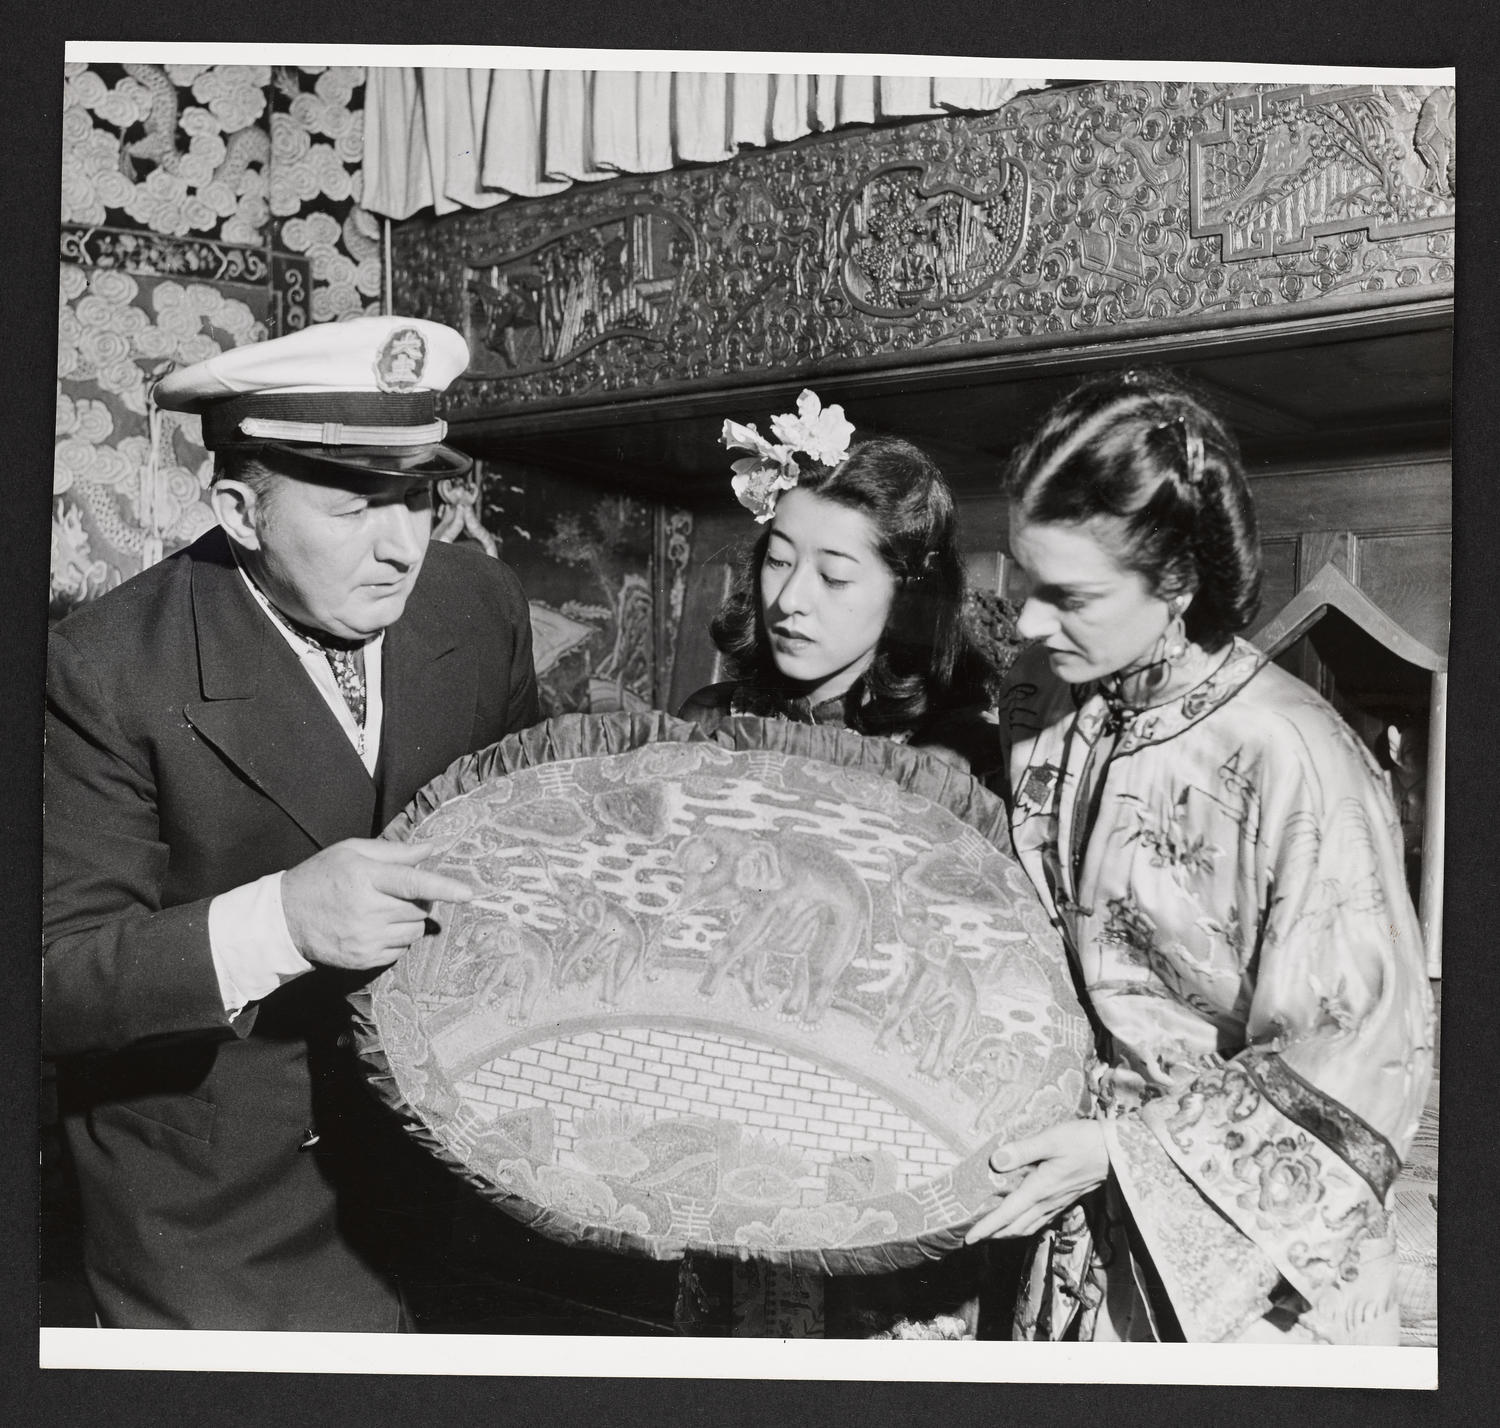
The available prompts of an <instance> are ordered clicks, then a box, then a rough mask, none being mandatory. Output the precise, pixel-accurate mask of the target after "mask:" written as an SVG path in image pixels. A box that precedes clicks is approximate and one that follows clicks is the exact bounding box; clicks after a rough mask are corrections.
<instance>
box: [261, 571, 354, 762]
mask: <svg viewBox="0 0 1500 1428" xmlns="http://www.w3.org/2000/svg"><path fill="white" fill-rule="evenodd" d="M266 608H267V609H268V610H269V611H270V612H271V613H272V615H274V616H275V617H276V619H277V620H278V621H279V622H280V623H281V624H283V625H285V626H286V628H287V629H289V630H290V631H291V632H292V633H293V634H294V635H296V637H297V638H298V639H299V640H301V641H302V642H303V643H304V644H307V645H311V646H312V647H313V649H315V650H318V651H319V652H320V653H322V654H323V655H325V656H327V659H328V666H329V668H330V669H332V670H333V678H334V681H335V683H337V685H338V687H339V693H340V694H342V695H343V696H344V703H345V704H347V705H348V706H349V712H350V713H351V714H352V715H353V716H354V726H355V728H356V729H358V730H359V751H360V753H361V754H363V753H364V751H365V659H364V646H363V645H334V644H330V643H329V642H328V641H327V640H325V639H323V638H322V637H321V636H320V635H317V634H315V633H314V632H313V631H312V630H309V629H308V628H307V627H306V626H305V625H297V624H294V623H293V622H292V621H291V620H290V619H288V618H287V617H286V616H285V615H283V614H282V613H281V611H280V610H278V609H277V608H276V607H275V606H274V605H273V604H271V602H270V601H269V600H267V601H266Z"/></svg>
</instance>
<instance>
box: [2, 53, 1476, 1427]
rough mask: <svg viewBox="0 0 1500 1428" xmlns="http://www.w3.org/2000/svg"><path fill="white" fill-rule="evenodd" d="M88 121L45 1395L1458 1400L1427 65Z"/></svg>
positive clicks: (755, 74)
mask: <svg viewBox="0 0 1500 1428" xmlns="http://www.w3.org/2000/svg"><path fill="white" fill-rule="evenodd" d="M1086 50H1087V46H1085V45H1083V44H1082V43H1080V46H1079V53H1085V52H1086ZM403 57H405V58H407V59H417V60H419V61H420V63H418V64H415V65H413V64H410V63H402V62H401V61H402V59H403ZM58 79H59V82H60V85H61V90H60V98H59V102H58V104H57V109H56V119H57V123H58V124H59V125H60V132H61V143H60V148H59V149H58V150H57V153H58V156H59V158H60V165H61V171H60V174H59V180H60V197H61V203H60V210H59V223H60V227H59V230H58V244H57V253H58V300H57V308H56V353H57V381H56V448H55V460H54V467H53V480H52V487H51V509H50V520H51V530H50V547H49V550H50V554H49V561H48V578H49V584H48V595H47V619H46V624H47V637H46V644H47V653H46V672H45V735H44V748H43V755H42V767H43V772H42V782H41V795H42V802H41V819H40V842H41V855H40V877H41V918H40V932H41V944H42V978H41V994H40V1058H39V1060H40V1073H39V1074H40V1091H41V1096H40V1102H39V1121H38V1133H39V1146H38V1149H39V1162H38V1164H39V1172H38V1173H39V1196H40V1204H39V1216H38V1221H37V1225H38V1235H39V1239H38V1248H39V1256H40V1258H39V1315H40V1319H39V1324H40V1363H41V1365H42V1368H43V1369H44V1370H48V1369H58V1370H68V1369H119V1368H158V1369H175V1370H198V1369H203V1370H224V1369H250V1370H258V1369H266V1370H290V1371H294V1372H308V1371H315V1370H328V1369H331V1370H334V1371H337V1372H340V1373H348V1374H366V1373H381V1372H397V1373H418V1374H420V1373H443V1374H453V1373H461V1374H471V1375H505V1374H515V1373H518V1372H524V1373H528V1374H538V1373H539V1374H556V1375H569V1374H587V1375H601V1376H609V1375H614V1374H623V1375H627V1376H628V1375H634V1374H654V1375H658V1376H661V1377H697V1376H702V1377H716V1376H717V1377H747V1378H757V1379H768V1380H774V1379H798V1378H808V1379H816V1378H846V1379H874V1378H887V1377H888V1378H891V1379H912V1380H921V1381H938V1382H956V1383H987V1382H990V1383H993V1382H1007V1381H1008V1382H1017V1383H1027V1382H1043V1383H1052V1382H1058V1381H1068V1382H1082V1383H1093V1382H1098V1383H1111V1382H1116V1383H1142V1382H1147V1383H1164V1384H1203V1383H1211V1384H1231V1385H1233V1384H1243V1385H1258V1386H1262V1387H1264V1386H1274V1385H1289V1386H1298V1385H1302V1386H1306V1385H1313V1386H1323V1387H1331V1388H1344V1387H1353V1388H1380V1389H1405V1390H1412V1389H1419V1390H1431V1389H1435V1388H1436V1387H1437V1386H1438V1362H1439V1359H1438V1349H1439V1345H1440V1342H1441V1338H1440V1324H1439V1283H1440V1277H1441V1278H1442V1279H1443V1282H1445V1283H1446V1276H1447V1275H1448V1274H1450V1273H1455V1272H1456V1273H1458V1274H1460V1275H1467V1274H1471V1273H1473V1268H1472V1265H1468V1264H1464V1263H1462V1262H1459V1263H1457V1264H1450V1263H1448V1261H1447V1259H1446V1257H1445V1260H1444V1262H1443V1263H1442V1264H1440V1263H1439V1256H1438V1242H1439V1220H1440V1210H1439V1204H1440V1194H1439V1144H1440V1116H1439V1112H1440V1082H1441V1071H1442V1050H1443V1047H1442V1037H1441V1035H1440V1013H1441V1010H1442V1001H1443V998H1442V989H1443V960H1444V945H1443V943H1444V938H1443V930H1444V889H1445V856H1444V853H1445V843H1450V844H1451V841H1452V840H1451V839H1450V838H1449V837H1448V833H1447V817H1446V814H1447V795H1448V789H1449V779H1448V777H1447V771H1448V766H1449V756H1448V729H1449V723H1450V707H1449V698H1448V688H1449V686H1448V653H1449V631H1450V620H1451V615H1452V608H1453V602H1452V582H1453V575H1454V558H1453V549H1454V529H1455V515H1454V512H1455V499H1454V455H1453V453H1454V379H1455V355H1454V354H1455V347H1454V335H1455V268H1456V262H1457V256H1456V242H1455V235H1456V229H1457V222H1458V220H1457V203H1456V184H1457V157H1456V139H1455V135H1456V128H1457V94H1458V88H1459V84H1458V78H1457V76H1456V71H1455V70H1454V69H1453V68H1451V67H1448V68H1432V67H1425V68H1408V69H1400V68H1392V67H1385V68H1376V67H1371V66H1367V65H1347V66H1345V65H1339V64H1323V65H1309V66H1305V67H1297V66H1290V65H1280V66H1268V65H1256V64H1252V63H1233V62H1227V61H1224V60H1219V59H1216V60H1215V61H1213V62H1210V61H1209V60H1207V59H1205V60H1204V61H1203V62H1201V63H1197V64H1193V63H1185V62H1182V61H1170V62H1168V61H1161V62H1154V63H1153V62H1149V61H1139V62H1137V61H1131V62H1128V63H1127V62H1121V61H1104V60H1100V61H1092V62H1091V61H1088V60H1086V59H1060V60H1051V61H1034V60H1010V61H1008V60H1006V59H1003V58H994V59H986V60H978V59H972V58H971V59H954V58H943V57H939V56H937V55H921V54H890V55H884V54H870V55H852V56H844V55H833V54H824V55H819V54H814V53H808V54H802V53H790V52H788V53H765V54H758V55H737V54H736V53H733V52H720V53H717V54H715V53H712V52H698V51H693V52H687V51H645V50H642V51H629V50H587V51H584V50H577V51H569V50H554V51H541V50H523V49H514V50H507V49H502V48H494V49H484V48H469V49H461V48H453V49H449V48H445V47H439V46H434V47H432V48H431V49H430V50H424V49H422V48H421V47H417V48H414V49H405V48H402V47H395V46H380V45H368V46H358V45H356V46H305V45H298V46H286V45H282V46H277V45H275V44H264V45H245V44H234V45H229V44H212V43H188V42H185V41H180V40H179V41H166V40H163V41H159V42H146V41H140V40H125V39H121V40H119V41H106V40H102V39H90V40H77V41H70V42H69V44H68V46H67V50H66V56H65V59H64V61H63V65H62V72H61V73H60V74H59V75H58ZM48 221H50V220H48V219H47V218H46V217H45V216H41V217H39V218H38V222H40V223H43V224H45V223H46V222H48ZM31 340H32V345H33V346H34V348H35V349H36V353H37V357H38V360H39V361H41V362H42V365H43V366H45V361H46V360H47V359H46V357H45V353H46V351H47V349H48V348H49V346H50V343H51V340H52V334H51V333H50V332H38V333H35V334H33V336H32V339H31ZM27 693H29V694H30V696H31V697H33V698H36V697H38V696H39V694H40V691H27ZM1476 717H1479V711H1478V710H1476V709H1473V708H1466V707H1464V706H1463V705H1461V704H1459V703H1455V706H1454V710H1453V719H1454V723H1455V726H1456V727H1457V726H1458V725H1459V724H1460V723H1461V721H1464V720H1469V721H1472V720H1474V719H1475V718H1476ZM1449 851H1450V857H1451V856H1452V855H1453V849H1452V848H1451V847H1450V850H1449ZM1446 882H1447V885H1448V887H1449V888H1450V895H1452V896H1457V895H1458V894H1456V893H1452V891H1451V890H1452V888H1453V879H1452V876H1451V867H1450V876H1449V877H1448V879H1447V880H1446ZM1449 925H1450V927H1451V926H1452V919H1451V917H1450V920H1449ZM1455 1049H1456V1050H1461V1053H1462V1054H1463V1055H1465V1056H1477V1055H1478V1054H1479V1049H1478V1047H1477V1046H1474V1045H1466V1046H1463V1047H1462V1048H1455ZM1472 1069H1473V1068H1472V1067H1471V1068H1470V1070H1472ZM1443 1133H1444V1134H1445V1135H1451V1134H1454V1133H1455V1131H1454V1127H1453V1125H1452V1124H1448V1123H1445V1124H1444V1126H1443ZM1445 1203H1446V1202H1445ZM1449 1247H1456V1244H1455V1242H1453V1241H1451V1240H1449V1239H1445V1251H1446V1249H1447V1248H1449ZM1444 1303H1445V1304H1446V1305H1452V1304H1453V1303H1454V1301H1453V1300H1452V1299H1451V1298H1448V1297H1445V1299H1444ZM1447 1328H1448V1325H1447V1324H1446V1323H1445V1324H1444V1325H1443V1326H1442V1331H1443V1332H1445V1331H1446V1330H1447ZM121 1331H125V1332H121ZM130 1331H183V1332H166V1333H163V1332H155V1333H139V1332H130ZM188 1331H191V1332H188ZM683 1339H694V1340H698V1341H700V1342H698V1343H695V1344H692V1345H684V1344H683V1343H682V1342H681V1341H682V1340H683ZM702 1341H708V1342H702ZM1001 1342H1004V1343H1005V1344H1006V1345H1007V1347H1003V1348H1002V1347H1000V1346H999V1345H1000V1344H1001ZM507 1343H514V1344H515V1345H516V1346H517V1347H518V1348H519V1346H521V1345H524V1353H525V1357H526V1366H525V1367H524V1368H521V1367H519V1366H518V1364H517V1360H516V1358H515V1357H514V1356H512V1355H507V1354H506V1352H505V1345H506V1344H507ZM1143 1365H1144V1367H1143ZM704 1421H708V1420H704ZM767 1421H770V1420H767Z"/></svg>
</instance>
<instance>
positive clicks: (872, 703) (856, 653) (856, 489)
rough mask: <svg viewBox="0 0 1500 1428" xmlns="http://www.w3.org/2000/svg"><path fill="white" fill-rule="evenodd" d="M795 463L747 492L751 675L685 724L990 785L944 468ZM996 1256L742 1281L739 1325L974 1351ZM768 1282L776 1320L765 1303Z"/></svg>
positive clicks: (745, 670)
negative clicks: (882, 752)
mask: <svg viewBox="0 0 1500 1428" xmlns="http://www.w3.org/2000/svg"><path fill="white" fill-rule="evenodd" d="M810 395H811V394H808V393H804V397H803V402H802V403H799V408H803V409H805V408H806V404H807V398H808V397H809V396H810ZM813 401H814V403H815V402H816V399H815V398H814V399H813ZM814 410H816V408H814ZM829 413H838V417H837V418H836V420H838V421H842V413H841V412H840V411H839V409H838V408H836V407H834V408H829V409H828V411H827V412H824V413H822V419H823V420H825V421H826V420H827V419H828V417H829ZM788 420H789V419H788V418H780V417H778V418H775V419H773V427H776V428H778V430H779V429H780V428H781V426H782V424H783V423H786V422H787V421H788ZM843 425H844V426H845V427H847V426H848V424H847V423H843ZM733 429H734V428H733V424H732V423H731V424H729V426H728V428H727V430H726V436H728V435H729V432H730V431H732V430H733ZM739 430H740V431H744V430H745V429H744V428H739ZM849 430H850V431H852V428H849ZM793 434H794V435H796V434H797V433H796V432H795V431H794V433H793ZM745 444H746V449H754V448H753V447H752V446H750V445H749V442H748V439H747V441H746V443H745ZM793 450H794V451H795V452H796V462H795V467H794V471H793V474H792V475H791V476H782V477H781V481H782V482H783V483H790V488H789V489H788V486H787V484H782V485H780V486H779V487H778V486H777V485H774V484H771V483H770V482H767V481H762V482H759V483H757V486H752V488H751V489H749V490H745V489H744V488H743V487H744V483H742V482H741V481H740V480H738V479H737V480H736V492H737V494H739V495H740V499H741V501H742V503H743V504H745V505H746V506H748V507H749V508H750V509H751V510H752V511H754V512H756V514H757V516H758V518H759V519H760V520H761V521H762V524H763V525H764V527H765V528H764V530H763V531H762V533H761V534H760V536H759V537H758V538H757V539H756V540H755V542H754V543H753V545H752V546H750V547H749V548H748V550H747V552H746V553H745V556H744V557H743V559H742V561H741V567H740V569H739V571H738V580H737V582H736V586H735V588H734V589H733V590H732V591H731V593H730V595H729V597H728V599H727V600H726V602H725V604H724V606H723V608H722V609H721V610H720V611H719V613H718V615H717V616H716V618H715V620H714V622H713V625H712V627H711V631H712V634H713V638H714V641H715V643H716V644H717V645H718V647H719V649H720V650H721V651H723V652H724V654H725V655H726V656H727V657H728V660H729V663H730V667H731V670H732V671H733V672H734V673H735V674H736V675H737V676H738V677H737V678H735V679H732V680H729V681H727V682H725V683H721V684H715V685H710V686H708V687H707V688H706V689H703V690H700V691H699V692H698V693H697V694H695V695H693V696H692V698H690V699H689V700H688V701H687V703H686V704H685V705H684V707H683V709H682V711H681V712H682V717H683V718H685V719H692V720H694V721H695V722H697V723H700V724H702V725H704V726H705V727H709V728H712V727H713V726H714V725H716V724H717V723H719V722H720V721H721V720H723V719H725V718H728V717H732V716H733V715H737V714H752V715H758V716H760V717H763V718H780V719H792V720H796V721H798V722H801V723H814V724H833V725H837V726H840V727H847V728H850V729H854V730H855V731H857V732H859V733H861V734H868V735H881V736H884V737H886V738H890V739H894V740H897V741H899V742H903V743H905V742H909V743H911V744H913V745H915V746H918V747H921V748H923V749H925V750H926V751H927V752H929V753H932V754H934V755H936V756H937V757H939V758H942V759H944V760H945V761H947V762H949V763H953V764H955V765H957V766H959V767H961V768H963V769H964V770H965V771H967V772H973V773H975V774H977V775H985V774H989V773H992V772H994V771H996V770H998V767H999V760H1000V742H999V735H998V730H997V728H996V726H995V723H994V720H993V718H992V717H991V716H990V714H989V707H990V704H991V692H992V689H993V685H994V683H995V671H994V669H993V667H992V666H991V664H990V663H989V661H988V658H987V657H986V656H985V655H984V654H983V653H982V652H981V651H980V649H979V648H978V646H977V644H976V643H975V641H974V639H973V638H972V636H971V635H970V633H969V632H968V629H967V627H966V625H965V623H964V619H963V605H964V573H963V563H962V558H961V556H960V554H959V550H958V542H957V534H956V523H955V517H954V507H953V498H952V495H951V493H950V492H949V489H948V486H947V483H946V482H945V481H944V479H943V477H942V474H941V472H940V471H939V470H938V469H937V467H936V465H935V464H934V463H933V462H932V461H931V460H930V459H929V458H928V457H927V456H926V455H925V454H924V453H923V452H921V451H920V450H918V449H917V448H916V447H915V446H912V445H911V444H910V443H908V442H905V441H901V440H899V439H896V438H893V437H878V438H875V439H873V440H869V441H863V442H858V443H856V444H855V445H854V447H853V448H852V449H850V450H848V451H847V454H845V452H844V451H843V450H842V449H841V448H840V446H839V445H838V444H835V446H834V449H832V450H830V449H828V447H827V446H826V445H824V444H821V443H819V442H817V441H816V440H815V439H808V440H807V441H806V444H805V445H800V446H795V447H794V448H793ZM809 458H811V459H809ZM828 458H832V459H828ZM744 464H745V465H747V466H748V465H750V464H751V463H750V462H746V463H744ZM784 470H785V466H784V465H782V466H780V467H779V468H776V470H775V472H774V474H776V475H780V473H781V471H784ZM990 1258H993V1259H995V1260H996V1261H997V1264H998V1262H999V1261H1000V1260H1001V1259H1003V1255H999V1256H986V1255H979V1254H975V1253H973V1252H968V1251H965V1252H960V1253H959V1254H957V1255H954V1256H951V1257H950V1258H949V1259H948V1260H946V1261H943V1262H941V1263H938V1264H934V1265H932V1266H926V1267H923V1268H921V1269H917V1270H908V1271H901V1272H899V1273H896V1274H890V1275H873V1276H851V1277H848V1278H846V1279H845V1278H841V1279H837V1280H830V1279H824V1278H822V1277H820V1276H816V1275H811V1274H799V1273H796V1272H793V1271H791V1270H786V1269H779V1268H766V1267H759V1268H751V1267H737V1268H736V1271H735V1273H736V1275H737V1276H738V1280H739V1288H738V1291H737V1293H736V1294H735V1296H734V1297H735V1300H736V1303H735V1306H734V1308H735V1314H736V1317H737V1318H738V1319H740V1320H742V1321H745V1322H749V1323H754V1324H755V1325H756V1327H757V1330H758V1332H760V1333H762V1334H765V1335H767V1336H770V1337H804V1336H807V1335H808V1334H809V1333H812V1334H813V1335H814V1336H817V1335H819V1334H821V1333H823V1332H825V1331H826V1332H829V1333H845V1334H853V1335H856V1336H859V1337H864V1336H867V1335H869V1334H872V1333H874V1334H882V1333H888V1332H891V1330H892V1325H893V1323H894V1322H895V1321H897V1320H905V1321H906V1325H905V1326H904V1327H903V1328H902V1330H901V1335H902V1336H903V1337H905V1336H907V1334H909V1333H910V1334H915V1335H916V1336H922V1337H925V1336H929V1335H931V1336H935V1337H972V1336H973V1335H974V1333H975V1331H976V1322H977V1318H978V1314H979V1306H978V1303H977V1299H976V1293H977V1290H978V1289H979V1287H980V1283H981V1281H984V1282H986V1283H993V1282H994V1277H995V1273H998V1271H995V1272H987V1270H986V1260H987V1259H990ZM1016 1269H1017V1266H1014V1265H1012V1266H1011V1267H1010V1279H1011V1281H1012V1282H1013V1281H1014V1278H1015V1273H1016ZM752 1279H753V1280H754V1282H755V1283H754V1289H755V1297H757V1298H759V1299H761V1300H762V1301H763V1303H764V1304H765V1305H768V1306H770V1307H768V1308H759V1309H755V1308H752V1307H751V1305H750V1302H749V1301H750V1300H751V1297H752V1296H751V1291H750V1287H749V1285H748V1283H747V1281H749V1280H752ZM1006 1297H1007V1299H1008V1297H1009V1296H1008V1294H1007V1296H1006ZM825 1314H826V1320H825ZM912 1321H921V1322H920V1323H919V1324H918V1325H917V1327H912Z"/></svg>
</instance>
